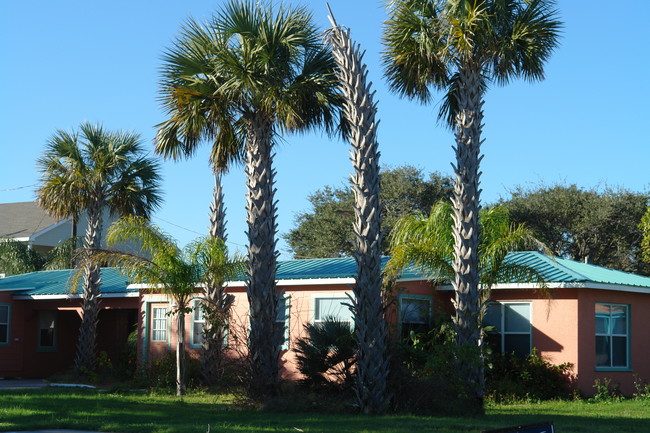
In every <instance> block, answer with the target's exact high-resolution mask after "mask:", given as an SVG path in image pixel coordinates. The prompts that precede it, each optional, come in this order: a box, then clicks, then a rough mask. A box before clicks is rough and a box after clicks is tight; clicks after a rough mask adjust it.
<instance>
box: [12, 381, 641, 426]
mask: <svg viewBox="0 0 650 433" xmlns="http://www.w3.org/2000/svg"><path fill="white" fill-rule="evenodd" d="M547 420H551V421H554V423H555V428H556V432H557V433H572V432H575V433H579V432H585V433H599V432H602V433H614V432H616V433H623V432H635V433H648V432H650V401H631V400H629V401H624V402H614V403H598V404H595V403H586V402H582V401H572V402H549V403H539V404H516V405H490V406H489V407H488V409H487V414H486V415H484V416H481V417H477V418H446V417H418V416H409V415H388V416H380V417H368V416H361V415H349V414H344V415H338V414H336V415H325V414H314V413H296V414H285V413H268V412H259V411H245V410H239V409H233V407H232V405H231V404H230V402H229V401H228V400H227V399H225V398H223V397H219V396H213V395H207V394H192V395H189V396H186V397H184V398H183V399H180V398H177V397H174V396H166V395H149V394H146V395H137V394H128V395H122V394H110V393H99V392H97V391H92V390H88V391H86V390H70V389H60V390H59V389H45V390H12V391H7V390H5V391H0V431H14V430H32V429H61V428H68V429H76V430H100V431H111V432H123V433H127V432H138V433H140V432H143V433H147V432H178V433H190V432H199V433H205V432H206V431H207V428H208V424H209V425H210V430H211V432H293V433H295V432H310V433H316V432H324V433H325V432H332V433H360V432H391V433H392V432H396V433H401V432H404V433H407V432H408V433H411V432H418V433H420V432H436V433H437V432H480V431H481V430H484V429H491V428H498V427H505V426H511V425H518V424H526V423H533V422H538V421H547Z"/></svg>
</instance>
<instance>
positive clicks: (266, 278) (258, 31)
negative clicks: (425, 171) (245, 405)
mask: <svg viewBox="0 0 650 433" xmlns="http://www.w3.org/2000/svg"><path fill="white" fill-rule="evenodd" d="M260 3H261V4H260ZM334 67H335V65H334V61H333V58H332V55H331V52H330V51H329V50H328V49H327V48H326V47H325V46H324V45H323V43H322V41H321V38H320V37H319V34H318V31H317V28H316V27H315V26H314V24H313V23H312V18H311V15H310V14H309V13H308V12H307V11H306V10H305V9H303V8H294V9H290V8H285V7H280V8H278V9H277V10H273V8H272V7H271V4H270V3H269V2H253V1H250V0H246V1H237V0H232V1H230V2H228V3H226V5H225V6H224V8H223V10H222V12H221V13H219V14H217V15H215V16H214V17H213V18H212V20H210V21H209V22H207V23H205V24H200V23H197V22H195V21H192V20H190V21H188V22H187V23H186V24H185V25H184V27H183V29H182V30H181V36H180V37H179V38H178V39H177V40H176V42H175V43H174V45H173V47H172V48H171V49H170V50H169V51H168V52H167V53H166V54H165V57H164V66H163V79H162V83H161V94H162V101H163V104H164V107H165V109H166V110H167V113H168V116H169V118H168V119H167V120H166V121H165V122H163V123H161V124H160V125H159V130H158V134H157V138H156V149H157V151H158V152H160V153H162V154H163V155H166V156H170V157H180V156H190V155H191V154H192V153H193V152H194V150H195V149H196V147H197V145H198V144H199V142H200V141H202V140H209V141H212V160H213V163H214V164H215V166H217V167H223V166H225V165H228V162H229V161H233V160H236V159H237V157H240V156H242V155H243V156H244V159H245V163H246V170H245V172H246V176H247V186H248V194H247V213H248V217H247V221H248V239H249V246H248V263H249V265H248V271H247V282H246V291H247V294H248V298H249V303H250V311H249V315H250V334H249V341H250V343H249V345H250V361H251V381H250V388H249V392H250V393H251V394H252V395H254V394H265V393H268V392H270V391H271V390H272V389H273V388H274V386H275V384H276V382H277V372H278V347H279V342H280V338H281V335H280V333H279V332H278V331H279V330H277V329H275V327H274V321H275V317H276V311H275V310H276V304H277V302H276V301H277V297H278V294H277V289H276V283H275V275H276V268H277V255H278V252H277V251H276V230H277V226H276V222H275V215H276V203H275V200H274V184H275V180H274V178H275V170H274V169H273V165H272V162H273V153H274V152H273V144H274V142H275V140H276V136H277V135H278V133H279V132H294V131H305V130H309V129H312V128H315V127H317V126H320V125H324V126H325V127H326V128H327V129H328V131H331V130H332V129H333V126H334V118H335V115H336V112H337V106H338V105H339V104H340V97H339V95H338V91H337V87H336V77H335V75H334Z"/></svg>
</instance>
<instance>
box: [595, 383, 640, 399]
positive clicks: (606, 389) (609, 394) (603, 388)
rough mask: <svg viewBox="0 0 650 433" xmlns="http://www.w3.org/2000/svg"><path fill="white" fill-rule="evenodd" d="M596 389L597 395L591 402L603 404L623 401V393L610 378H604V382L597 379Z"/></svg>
mask: <svg viewBox="0 0 650 433" xmlns="http://www.w3.org/2000/svg"><path fill="white" fill-rule="evenodd" d="M635 384H636V383H635ZM594 389H595V390H596V393H595V394H594V396H593V397H592V398H590V399H589V401H591V402H594V403H602V402H611V401H620V400H622V399H623V394H622V393H621V390H620V388H619V387H618V384H616V383H614V382H612V379H610V378H608V377H606V378H604V379H603V380H602V381H601V380H600V379H596V380H595V381H594Z"/></svg>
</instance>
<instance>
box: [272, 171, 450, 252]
mask: <svg viewBox="0 0 650 433" xmlns="http://www.w3.org/2000/svg"><path fill="white" fill-rule="evenodd" d="M380 183H381V194H382V195H381V205H382V239H383V242H382V254H387V253H388V235H389V234H390V232H391V230H392V228H393V227H394V225H395V223H396V222H397V220H398V219H399V218H400V217H401V216H402V215H405V214H407V213H410V212H422V213H423V214H428V212H429V210H430V209H431V206H432V205H433V204H434V203H435V202H437V201H438V200H440V199H448V198H449V197H451V194H452V191H453V187H452V180H451V178H449V177H446V176H444V175H442V174H440V173H430V174H429V175H428V178H426V177H425V174H424V172H423V171H422V170H421V169H419V168H416V167H414V166H411V165H404V166H400V167H397V168H392V169H390V168H389V169H385V170H384V171H382V173H381V178H380ZM308 200H309V202H310V203H311V206H312V210H310V211H305V212H302V213H300V214H298V215H297V216H296V218H295V227H294V228H293V229H291V230H290V231H289V232H288V233H287V234H285V235H284V238H285V240H287V242H288V243H289V248H290V250H291V252H292V253H293V254H294V256H295V257H296V258H309V257H341V256H350V255H351V254H352V251H354V233H353V223H354V195H353V193H352V190H351V189H350V188H348V187H338V188H337V187H331V186H326V187H324V188H322V189H319V190H317V191H316V192H315V193H313V194H311V195H310V196H309V197H308Z"/></svg>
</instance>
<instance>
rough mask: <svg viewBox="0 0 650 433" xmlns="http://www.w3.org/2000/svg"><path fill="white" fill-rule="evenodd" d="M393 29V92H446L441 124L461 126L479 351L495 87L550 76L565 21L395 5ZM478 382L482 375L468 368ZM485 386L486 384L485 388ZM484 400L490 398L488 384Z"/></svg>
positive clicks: (430, 2)
mask: <svg viewBox="0 0 650 433" xmlns="http://www.w3.org/2000/svg"><path fill="white" fill-rule="evenodd" d="M390 4H391V6H390V10H389V15H390V16H389V19H388V21H387V22H386V24H385V29H384V43H385V45H386V49H385V51H384V54H383V57H384V65H385V68H386V77H387V79H388V82H389V85H390V86H391V88H392V90H394V91H396V92H397V93H399V94H401V95H404V96H408V97H409V98H414V99H418V100H420V101H422V102H425V103H426V102H429V101H430V100H431V94H430V91H429V88H430V87H431V88H433V89H436V90H441V91H444V92H446V93H445V97H444V102H443V104H442V105H441V110H440V114H439V118H440V119H443V118H444V119H445V120H446V122H447V124H449V125H450V126H451V127H452V128H454V129H455V136H456V145H455V147H454V150H455V152H456V164H455V165H454V172H455V184H454V197H453V204H454V215H453V224H454V240H455V244H454V245H455V246H454V260H453V267H454V274H455V276H454V278H453V280H452V284H453V286H454V290H455V293H456V298H455V301H456V302H455V305H456V315H455V318H454V322H455V326H456V328H457V344H459V345H463V346H468V347H476V345H477V344H478V342H479V341H480V329H479V327H478V326H477V321H478V320H479V313H480V309H479V307H480V302H479V301H480V295H479V290H478V284H479V273H478V269H479V260H480V258H479V248H478V245H479V222H478V218H479V209H480V197H479V196H480V189H479V177H480V170H479V163H480V161H481V159H482V156H481V151H480V146H481V143H482V141H483V139H482V138H481V133H482V128H483V103H484V95H485V93H486V90H487V88H488V85H489V84H492V83H497V84H506V83H508V82H509V81H510V80H511V79H514V78H517V77H523V78H524V79H526V80H530V81H534V80H541V79H543V78H544V63H545V62H546V60H547V59H548V58H549V56H550V55H551V53H552V52H553V50H554V49H555V47H556V46H557V44H558V37H559V36H558V35H559V31H560V27H561V23H560V21H559V20H558V18H557V12H556V11H555V10H554V9H553V6H554V3H553V1H552V0H393V1H391V2H390ZM459 368H460V369H461V374H463V375H465V376H466V377H467V378H468V379H469V381H470V383H477V384H478V383H480V371H478V370H477V369H476V368H474V367H472V366H470V365H461V364H459ZM477 386H478V385H477ZM476 391H477V392H476V398H477V399H482V392H481V390H480V387H478V388H476Z"/></svg>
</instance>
